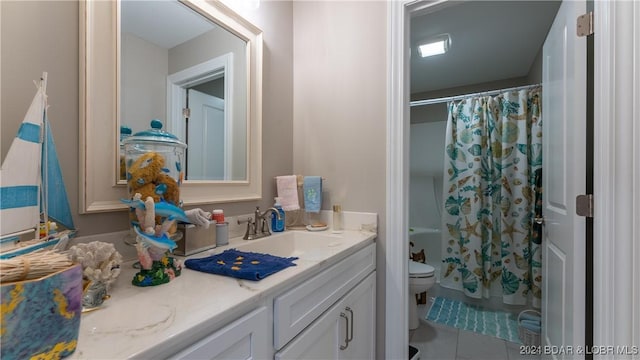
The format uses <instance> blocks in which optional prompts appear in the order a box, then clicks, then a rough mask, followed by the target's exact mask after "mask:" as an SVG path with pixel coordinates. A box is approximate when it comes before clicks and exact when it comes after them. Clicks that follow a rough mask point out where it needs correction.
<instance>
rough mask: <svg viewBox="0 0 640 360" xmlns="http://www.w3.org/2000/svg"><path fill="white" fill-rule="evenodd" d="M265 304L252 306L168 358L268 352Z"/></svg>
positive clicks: (261, 355) (254, 356) (231, 356)
mask: <svg viewBox="0 0 640 360" xmlns="http://www.w3.org/2000/svg"><path fill="white" fill-rule="evenodd" d="M268 315H269V314H268V312H267V308H266V307H264V306H263V307H261V308H259V309H256V310H254V311H252V312H250V313H248V314H246V315H245V316H243V317H241V318H240V319H238V320H236V321H234V322H232V323H231V324H229V325H227V326H225V327H223V328H222V329H220V330H218V331H216V332H215V333H213V334H211V335H209V336H207V337H205V338H204V339H202V340H200V341H198V342H196V343H195V344H193V345H191V346H189V347H188V348H186V349H185V350H183V351H181V352H179V353H178V354H176V355H174V356H172V357H171V359H198V360H203V359H263V358H265V357H267V356H268V354H270V353H271V352H270V351H271V350H270V349H269V347H270V346H269V341H268V340H267V339H268V332H269V327H268V321H269V317H268Z"/></svg>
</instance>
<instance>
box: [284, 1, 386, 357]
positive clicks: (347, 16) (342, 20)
mask: <svg viewBox="0 0 640 360" xmlns="http://www.w3.org/2000/svg"><path fill="white" fill-rule="evenodd" d="M293 9H294V13H293V15H294V16H293V32H294V34H295V36H294V39H293V41H294V47H293V49H294V59H295V61H294V86H293V87H294V94H295V95H294V103H293V114H294V119H295V120H294V123H293V127H294V143H293V149H294V158H293V163H294V166H293V168H294V171H295V172H296V173H298V174H303V175H322V176H324V177H326V179H327V180H326V183H325V184H324V191H325V194H324V196H323V204H322V207H323V209H330V208H331V205H332V204H341V205H342V206H343V209H344V210H347V211H366V212H376V213H378V224H379V227H378V239H377V269H378V272H377V285H376V286H377V290H376V291H377V297H376V307H377V311H376V316H377V319H376V321H377V326H376V331H377V335H376V337H377V341H376V344H377V350H376V351H377V354H378V357H379V358H383V357H384V330H385V323H384V319H385V316H384V314H385V311H384V307H385V301H384V299H385V296H384V294H385V254H386V251H385V247H386V239H385V235H384V234H385V216H386V215H385V214H386V211H385V208H386V202H385V201H386V196H385V194H386V192H385V191H386V111H387V110H386V109H387V108H386V90H387V83H386V76H387V63H386V56H387V55H386V53H387V44H386V41H385V39H386V36H387V28H386V22H387V4H386V3H385V2H383V1H295V2H294V5H293Z"/></svg>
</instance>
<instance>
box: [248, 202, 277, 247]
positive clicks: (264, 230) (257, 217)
mask: <svg viewBox="0 0 640 360" xmlns="http://www.w3.org/2000/svg"><path fill="white" fill-rule="evenodd" d="M270 212H273V213H274V214H276V216H277V217H278V220H281V219H282V217H280V213H279V212H278V209H276V208H273V207H271V208H268V209H267V210H265V211H264V212H263V213H260V207H259V206H256V210H255V211H254V215H253V216H254V219H252V218H250V217H249V218H247V219H244V220H240V219H238V224H242V223H245V222H246V223H247V231H246V232H245V233H244V237H243V239H244V240H255V239H260V238H263V237H265V236H269V235H271V231H269V219H268V218H267V214H268V213H270Z"/></svg>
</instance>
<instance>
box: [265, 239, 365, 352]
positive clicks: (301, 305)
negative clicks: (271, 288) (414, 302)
mask: <svg viewBox="0 0 640 360" xmlns="http://www.w3.org/2000/svg"><path fill="white" fill-rule="evenodd" d="M273 307H274V316H273V317H274V335H273V339H274V348H275V350H276V351H278V350H280V351H279V352H277V353H276V356H275V358H276V359H313V358H316V359H319V358H320V359H350V358H352V359H371V358H373V357H374V353H375V350H374V348H375V244H370V245H368V246H367V247H365V248H363V249H361V250H360V251H358V252H356V253H354V254H352V255H350V256H349V257H347V258H346V259H344V260H342V261H341V262H339V263H337V264H336V265H334V266H332V267H330V268H328V269H326V270H324V271H323V272H321V273H320V274H318V275H316V276H314V277H312V278H311V279H309V280H308V281H305V282H303V283H302V284H300V285H298V286H296V287H294V288H292V289H290V290H289V291H287V292H285V293H283V294H282V295H280V296H276V297H275V299H274V303H273Z"/></svg>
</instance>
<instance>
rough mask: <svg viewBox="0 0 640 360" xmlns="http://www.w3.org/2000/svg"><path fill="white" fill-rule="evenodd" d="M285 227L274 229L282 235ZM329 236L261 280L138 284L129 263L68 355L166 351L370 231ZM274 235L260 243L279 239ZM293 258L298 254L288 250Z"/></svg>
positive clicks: (365, 239)
mask: <svg viewBox="0 0 640 360" xmlns="http://www.w3.org/2000/svg"><path fill="white" fill-rule="evenodd" d="M288 232H290V231H286V232H284V233H280V234H286V233H288ZM301 232H304V231H301ZM325 233H326V234H327V236H332V237H335V238H336V239H337V240H340V241H339V242H337V243H340V245H338V246H335V245H332V247H331V250H330V251H322V252H319V253H315V254H307V255H305V256H302V255H301V256H300V259H298V260H296V261H294V262H295V263H296V264H297V266H292V267H289V268H286V269H284V270H282V271H280V272H278V273H275V274H273V275H271V276H269V277H267V278H265V279H263V280H261V281H248V280H239V279H235V278H231V277H225V276H219V275H212V274H207V273H202V272H198V271H194V270H191V269H187V268H183V270H182V274H181V275H180V276H179V277H177V278H176V279H175V280H173V281H171V282H169V283H167V284H163V285H159V286H153V287H136V286H133V285H131V279H132V278H133V276H134V274H135V273H136V272H137V271H138V270H136V269H134V268H133V267H132V265H133V262H126V263H124V264H122V272H121V274H120V276H119V277H118V280H117V282H116V283H115V284H114V286H113V287H112V289H111V290H110V295H111V298H110V299H108V300H106V301H105V302H104V304H103V305H102V306H101V307H100V308H99V309H98V310H95V311H92V312H87V313H84V314H83V315H82V320H81V322H80V334H79V337H78V346H77V348H76V351H75V352H74V353H73V354H72V355H71V356H69V357H68V359H92V360H93V359H126V358H157V357H162V356H165V357H166V356H169V355H171V354H173V353H175V352H177V351H179V350H181V349H182V348H184V347H185V346H187V345H188V344H190V343H193V342H195V341H197V340H198V339H200V338H202V337H204V336H205V335H206V334H208V333H211V332H212V331H213V330H215V329H216V328H219V327H221V326H224V325H225V324H226V323H228V322H230V321H232V320H233V319H235V318H237V317H239V316H241V315H242V314H244V313H246V312H247V311H249V310H251V309H253V308H254V307H256V306H258V305H259V304H261V303H262V302H264V300H265V299H266V298H268V297H269V296H273V295H275V294H277V293H278V292H280V291H282V290H284V289H285V288H286V287H288V286H291V285H294V284H296V283H299V282H300V281H302V280H304V279H305V278H307V277H310V276H312V275H313V274H315V273H317V272H319V271H320V270H322V269H324V268H326V267H328V266H330V265H332V264H334V263H337V262H338V261H340V260H341V259H344V258H345V257H347V256H348V255H350V254H352V253H355V252H356V251H358V250H359V249H361V248H363V247H365V246H366V245H368V244H370V243H372V242H373V241H374V239H375V237H376V234H375V233H372V232H367V231H344V232H343V233H342V234H331V233H330V232H328V231H327V232H325ZM280 234H274V235H272V236H270V237H266V238H264V239H260V240H254V242H255V241H263V242H264V243H268V242H269V241H277V237H278V235H280ZM248 243H252V242H247V241H245V240H242V239H241V238H234V239H231V240H230V242H229V245H226V246H222V247H217V248H215V249H212V250H208V251H204V252H201V253H198V254H194V255H192V256H189V257H178V256H176V258H178V259H180V260H182V261H184V260H185V259H188V258H201V257H206V256H209V255H213V254H216V253H220V252H222V251H224V250H226V249H229V248H236V247H237V248H238V249H239V250H242V246H243V245H245V244H248ZM292 256H296V254H293V255H292Z"/></svg>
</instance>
